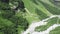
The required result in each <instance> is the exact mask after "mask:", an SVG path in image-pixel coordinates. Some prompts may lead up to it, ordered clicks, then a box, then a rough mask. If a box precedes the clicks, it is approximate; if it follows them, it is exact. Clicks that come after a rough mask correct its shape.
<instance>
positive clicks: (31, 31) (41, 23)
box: [22, 15, 60, 34]
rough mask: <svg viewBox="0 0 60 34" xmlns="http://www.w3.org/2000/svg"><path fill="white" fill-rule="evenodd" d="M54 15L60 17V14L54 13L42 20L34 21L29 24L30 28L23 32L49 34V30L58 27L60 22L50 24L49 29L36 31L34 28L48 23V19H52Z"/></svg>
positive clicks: (26, 33) (23, 33) (25, 33)
mask: <svg viewBox="0 0 60 34" xmlns="http://www.w3.org/2000/svg"><path fill="white" fill-rule="evenodd" d="M54 17H58V18H60V15H52V16H50V17H49V18H46V19H43V20H42V21H39V22H35V23H32V24H31V25H29V27H28V29H27V30H26V31H24V32H22V34H28V33H29V34H49V32H50V31H51V30H53V29H55V28H56V27H58V26H60V24H53V25H52V26H50V27H49V28H47V30H45V31H40V32H37V31H34V30H35V28H36V27H38V26H42V25H46V24H47V23H48V22H47V20H49V19H52V18H54Z"/></svg>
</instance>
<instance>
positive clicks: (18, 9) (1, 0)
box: [0, 0, 60, 34]
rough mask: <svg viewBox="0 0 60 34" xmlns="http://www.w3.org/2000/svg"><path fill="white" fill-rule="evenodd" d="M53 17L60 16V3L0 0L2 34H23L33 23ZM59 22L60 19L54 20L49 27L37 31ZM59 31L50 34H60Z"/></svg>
mask: <svg viewBox="0 0 60 34" xmlns="http://www.w3.org/2000/svg"><path fill="white" fill-rule="evenodd" d="M51 15H60V1H54V0H0V34H21V32H23V31H26V29H28V27H29V25H30V24H31V23H32V22H37V21H41V20H43V19H45V18H47V17H49V16H51ZM57 20H59V21H58V23H59V24H60V19H59V18H53V19H51V20H50V22H49V24H48V25H46V26H42V27H41V28H40V27H37V29H36V31H38V29H39V31H40V30H44V29H46V28H48V27H49V26H50V25H52V24H54V23H55V22H57ZM59 28H60V27H58V29H59ZM56 29H57V28H56ZM58 29H57V30H53V31H51V32H50V34H60V33H59V32H60V29H59V30H58ZM52 32H53V33H52Z"/></svg>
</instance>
